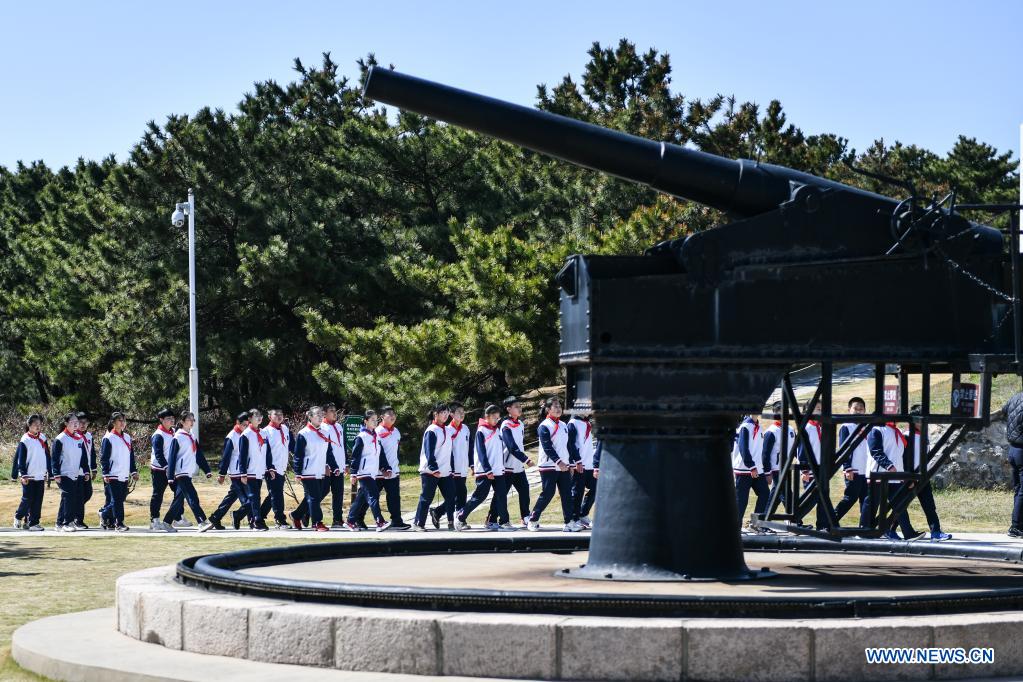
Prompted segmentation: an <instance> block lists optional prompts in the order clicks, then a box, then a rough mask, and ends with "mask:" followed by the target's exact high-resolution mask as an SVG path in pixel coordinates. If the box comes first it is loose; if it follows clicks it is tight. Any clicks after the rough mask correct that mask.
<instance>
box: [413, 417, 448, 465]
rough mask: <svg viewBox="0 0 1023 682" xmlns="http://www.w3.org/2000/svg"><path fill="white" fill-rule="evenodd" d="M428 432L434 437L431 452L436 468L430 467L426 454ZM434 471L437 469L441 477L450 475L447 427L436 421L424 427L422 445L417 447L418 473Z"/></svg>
mask: <svg viewBox="0 0 1023 682" xmlns="http://www.w3.org/2000/svg"><path fill="white" fill-rule="evenodd" d="M430 434H433V438H434V450H433V454H434V458H435V459H436V462H437V468H436V469H431V468H430V460H429V457H427V454H426V442H427V437H428V436H429V435H430ZM434 471H439V472H440V475H441V476H442V477H444V476H450V475H451V439H450V438H448V427H446V426H441V425H440V424H438V423H437V422H431V423H430V425H429V426H427V427H426V431H425V432H423V445H422V447H421V448H420V449H419V473H421V474H432V473H433V472H434Z"/></svg>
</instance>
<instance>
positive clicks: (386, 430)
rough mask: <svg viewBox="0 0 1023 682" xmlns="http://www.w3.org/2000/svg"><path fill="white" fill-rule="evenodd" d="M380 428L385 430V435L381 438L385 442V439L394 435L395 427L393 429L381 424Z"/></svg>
mask: <svg viewBox="0 0 1023 682" xmlns="http://www.w3.org/2000/svg"><path fill="white" fill-rule="evenodd" d="M380 428H382V429H383V430H384V433H383V434H382V435H381V436H380V440H383V439H384V438H387V437H388V436H390V435H391V434H392V433H394V427H393V426H392V427H391V428H387V427H386V426H384V425H383V424H381V425H380Z"/></svg>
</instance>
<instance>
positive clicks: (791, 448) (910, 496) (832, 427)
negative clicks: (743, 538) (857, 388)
mask: <svg viewBox="0 0 1023 682" xmlns="http://www.w3.org/2000/svg"><path fill="white" fill-rule="evenodd" d="M955 208H956V210H960V211H968V210H973V211H986V212H989V213H1002V212H1007V213H1009V223H1010V224H1009V228H1008V230H1007V232H1008V237H1009V258H1010V262H1011V264H1012V282H1011V287H1012V295H1011V300H1012V310H1011V315H1012V318H1013V340H1014V357H1013V358H1011V359H1009V358H1006V357H1005V356H984V355H975V356H971V357H970V361H969V363H965V364H951V363H918V364H914V365H911V364H900V365H885V364H884V363H875V366H874V412H873V413H872V414H863V415H852V414H835V413H834V410H833V405H832V387H833V370H834V363H832V362H822V363H820V365H821V379H820V382H819V383H818V385H817V390H816V391H815V392H814V395H813V397H812V398H811V399H810V401H809V402H808V403H807V409H806V410H805V411H801V410H800V407H799V401H798V400H796V394H795V391H794V389H793V387H792V379H791V373H786V374H785V377H784V379H783V381H782V401H781V402H782V408H781V420H782V423H783V424H785V425H788V424H789V423H790V421H791V422H793V423H794V426H795V433H796V439H795V441H794V442H792V443H789V442H788V441H789V438H788V429H787V428H782V429H781V433H780V435H781V444H780V447H781V452H782V453H783V457H782V461H781V463H780V470H779V472H778V475H779V477H780V479H781V480H780V482H779V485H778V486H777V487H775V488H774V489H773V490H772V493H771V496H770V498H769V501H768V505H767V511H766V512H765V513H764V514H753V515H752V516H751V525H752V526H753V527H754V528H761V529H771V530H783V531H788V532H792V533H796V534H799V535H810V536H815V537H819V538H824V539H831V540H841V539H842V538H843V537H850V536H860V537H868V538H876V537H880V536H881V535H883V534H884V533H885V532H887V531H888V530H889V529H891V528H892V527H893V526H894V525H895V524H896V523H897V521H898V518H899V516H900V515H901V514H902V513H903V512H904V511H906V509H907V508H908V507H909V505H910V504H911V503H912V502H913V500H914V499H915V498H916V496H917V492H918V491H919V490H920V489H921V488H923V487H924V486H926V485H929V484H930V481H931V478H932V477H933V476H934V474H935V473H936V472H937V471H938V470H939V469H940V468H941V467H942V466H944V464H945V463H946V462H947V461H948V459H949V457H951V455H952V452H953V451H954V450H955V449H956V447H958V446H959V444H960V443H961V442H962V441H963V438H964V437H965V436H966V434H967V433H968V432H969V431H975V430H979V429H981V428H983V427H986V426H988V424H989V423H990V416H989V412H990V407H991V382H992V378H993V376H995V375H996V374H998V373H999V372H1013V373H1016V374H1019V375H1020V376H1023V317H1021V301H1023V271H1021V267H1023V259H1021V255H1020V218H1019V211H1020V208H1021V207H1020V206H1018V205H1015V204H959V205H956V206H955ZM967 372H969V373H979V374H980V390H979V396H978V397H979V401H980V402H979V405H978V407H977V414H978V415H979V416H976V417H965V416H960V415H954V414H931V385H930V384H931V377H932V375H934V374H951V375H952V384H953V385H955V384H957V383H959V381H960V379H961V376H962V374H964V373H967ZM893 374H894V375H896V376H897V377H898V380H899V400H900V405H899V411H898V413H897V414H884V413H883V404H884V384H885V377H886V376H888V375H893ZM914 374H918V375H920V376H921V381H922V386H921V396H920V406H921V411H920V414H910V410H909V377H910V376H911V375H914ZM818 406H820V409H821V412H820V414H819V415H815V414H814V410H815V409H816V408H817V407H818ZM815 416H816V417H817V418H818V420H819V421H820V423H821V427H822V428H821V461H820V463H819V464H818V463H817V462H816V461H814V458H813V457H808V458H806V464H801V463H800V462H799V461H798V454H797V453H798V447H799V443H800V441H802V442H803V443H804V447H805V448H807V449H809V448H810V442H809V441H808V440H807V439H808V436H807V434H806V426H807V424H808V423H809V421H810V419H811V418H812V417H815ZM885 422H903V423H910V424H912V425H913V426H914V427H915V432H916V433H911V436H910V437H911V438H915V437H917V436H918V437H919V438H920V439H921V441H922V442H921V445H920V454H921V456H920V463H919V467H918V468H917V469H916V470H914V471H912V472H874V473H872V474H871V479H873V480H874V481H877V483H871V485H872V486H873V487H872V489H871V497H872V498H874V497H875V496H876V498H877V500H876V504H875V503H872V504H871V510H870V514H869V515H868V519H869V521H870V524H869V525H868V526H841V525H840V524H839V520H838V518H837V516H836V514H835V508H834V505H833V504H832V502H831V495H830V482H831V478H832V477H833V476H834V475H835V474H836V473H838V472H840V471H841V470H842V465H843V464H844V463H845V461H846V460H847V459H848V458H849V457H850V455H851V454H852V452H853V451H854V450H855V449H856V447H857V446H858V445H859V444H860V443H861V442H862V441H863V440H864V439H865V438H866V437H867V435H868V433H869V431H870V428H871V426H872V425H874V424H878V423H885ZM842 423H845V424H848V423H853V424H857V425H858V426H857V428H856V430H855V432H854V433H853V434H852V436H851V437H850V438H849V439H848V440H846V442H845V443H843V444H842V445H841V446H840V447H837V448H836V436H837V429H838V425H839V424H842ZM931 424H947V425H948V428H947V429H946V430H945V431H944V432H943V433H942V434H941V436H940V437H939V439H938V442H937V443H935V444H934V446H933V447H932V446H931V445H930V443H929V442H928V438H929V436H928V426H929V425H931ZM914 446H915V444H914V442H913V441H912V440H910V442H909V443H908V444H907V446H906V447H907V448H913V447H914ZM802 471H809V472H810V473H811V474H812V475H813V480H812V481H811V482H810V483H809V484H808V485H807V487H806V489H805V490H800V485H799V483H800V473H801V472H802ZM893 480H895V481H908V482H910V483H911V484H912V485H903V486H901V487H900V489H899V490H898V492H897V493H896V494H895V496H894V497H893V498H892V499H891V500H889V498H888V493H889V488H890V486H891V483H892V481H893ZM818 506H820V507H821V508H822V509H823V511H824V521H825V525H826V528H824V529H817V528H816V527H815V525H809V524H806V523H804V519H805V517H806V516H807V515H808V514H810V513H811V512H814V510H815V509H816V508H817V507H818ZM779 507H782V510H779ZM850 511H852V510H850Z"/></svg>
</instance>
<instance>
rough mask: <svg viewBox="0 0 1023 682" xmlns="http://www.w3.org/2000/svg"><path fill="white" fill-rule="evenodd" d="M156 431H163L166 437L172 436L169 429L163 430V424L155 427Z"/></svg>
mask: <svg viewBox="0 0 1023 682" xmlns="http://www.w3.org/2000/svg"><path fill="white" fill-rule="evenodd" d="M156 430H157V431H163V432H164V433H166V434H167V435H168V436H173V435H174V432H173V431H171V430H170V429H165V428H163V424H160V425H159V426H157V427H156Z"/></svg>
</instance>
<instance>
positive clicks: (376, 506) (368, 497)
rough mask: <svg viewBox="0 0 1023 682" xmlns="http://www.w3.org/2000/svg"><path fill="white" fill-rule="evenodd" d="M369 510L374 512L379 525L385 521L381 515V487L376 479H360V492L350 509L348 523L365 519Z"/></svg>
mask: <svg viewBox="0 0 1023 682" xmlns="http://www.w3.org/2000/svg"><path fill="white" fill-rule="evenodd" d="M367 509H369V510H370V511H371V512H373V518H374V519H376V520H377V522H378V523H379V522H381V521H383V520H384V515H383V514H381V513H380V486H378V485H377V480H376V479H375V478H360V479H359V492H358V493H357V494H356V496H355V500H354V501H353V502H352V506H351V507H350V508H349V509H348V522H349V523H355V522H356V521H357V520H358V519H361V518H363V517H364V516H365V515H366V510H367Z"/></svg>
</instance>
